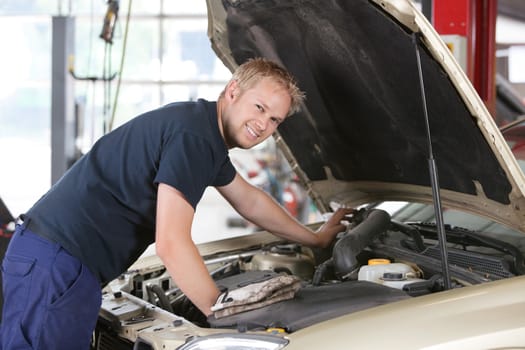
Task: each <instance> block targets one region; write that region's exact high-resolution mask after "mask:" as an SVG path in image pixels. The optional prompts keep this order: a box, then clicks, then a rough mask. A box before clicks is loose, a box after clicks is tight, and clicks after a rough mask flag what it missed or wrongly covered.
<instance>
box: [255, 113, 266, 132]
mask: <svg viewBox="0 0 525 350" xmlns="http://www.w3.org/2000/svg"><path fill="white" fill-rule="evenodd" d="M256 123H257V128H259V130H260V131H265V130H266V128H267V127H268V118H266V117H265V116H263V117H260V118H257V120H256Z"/></svg>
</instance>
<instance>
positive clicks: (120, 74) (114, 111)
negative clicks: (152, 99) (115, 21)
mask: <svg viewBox="0 0 525 350" xmlns="http://www.w3.org/2000/svg"><path fill="white" fill-rule="evenodd" d="M131 3H132V0H129V3H128V13H127V15H126V27H125V29H124V39H123V43H122V56H121V59H120V67H119V70H118V72H119V76H118V80H117V87H116V91H115V99H114V100H113V110H112V112H111V119H110V120H109V125H108V132H109V131H111V130H113V123H114V122H115V113H116V111H117V102H118V97H119V92H120V84H121V82H122V72H123V70H124V58H125V56H126V45H127V41H128V29H129V20H130V17H131Z"/></svg>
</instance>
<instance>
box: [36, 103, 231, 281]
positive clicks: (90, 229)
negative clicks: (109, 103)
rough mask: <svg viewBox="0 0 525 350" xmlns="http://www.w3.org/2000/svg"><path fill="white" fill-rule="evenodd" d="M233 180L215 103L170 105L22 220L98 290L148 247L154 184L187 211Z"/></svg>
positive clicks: (76, 171) (114, 141) (83, 166)
mask: <svg viewBox="0 0 525 350" xmlns="http://www.w3.org/2000/svg"><path fill="white" fill-rule="evenodd" d="M234 176H235V169H234V167H233V165H232V163H231V161H230V159H229V157H228V149H227V147H226V145H225V143H224V140H223V138H222V136H221V134H220V132H219V127H218V122H217V110H216V103H215V102H208V101H205V100H199V101H197V102H180V103H172V104H169V105H167V106H165V107H162V108H159V109H156V110H153V111H151V112H148V113H145V114H142V115H140V116H138V117H136V118H134V119H132V120H131V121H129V122H128V123H126V124H124V125H122V126H120V127H119V128H117V129H115V130H114V131H112V132H110V133H108V134H107V135H105V136H103V137H101V138H100V139H99V140H98V141H97V142H96V143H95V145H94V146H93V147H92V149H91V150H90V151H89V152H88V153H86V154H85V155H84V156H83V157H82V158H81V159H79V160H78V161H77V162H76V163H75V164H74V165H73V167H71V168H70V169H69V170H68V171H67V172H66V174H64V176H63V177H62V178H61V179H60V180H59V181H58V182H57V183H56V184H55V185H54V186H53V187H52V188H51V189H50V190H49V192H47V193H46V194H45V195H44V196H43V197H42V198H41V199H40V200H39V201H38V202H37V203H36V204H35V205H34V206H33V207H32V208H31V209H30V210H29V211H28V212H27V218H28V219H29V220H30V221H31V222H32V224H30V227H32V228H37V230H35V231H36V233H38V234H40V235H42V236H44V237H47V238H48V239H50V240H52V241H55V242H58V243H60V244H61V245H62V246H63V247H64V248H65V249H66V250H67V251H69V252H70V253H71V254H72V255H74V256H76V257H78V258H79V259H80V260H81V261H82V262H83V263H84V264H86V265H87V266H88V267H89V268H90V269H91V271H92V272H93V273H95V274H96V275H97V276H98V277H99V278H100V281H101V282H103V283H104V282H108V281H110V280H112V279H114V278H116V277H117V276H118V275H119V274H121V273H123V272H124V271H125V270H126V269H127V268H128V267H129V266H130V265H131V264H132V263H133V262H134V261H135V260H136V259H137V258H138V257H139V256H140V254H142V253H143V251H144V250H145V249H146V248H147V247H148V246H149V245H150V244H151V243H153V242H154V240H155V212H156V201H157V188H158V184H159V183H166V184H168V185H171V186H173V187H175V188H177V189H178V190H179V191H180V192H182V194H183V195H184V196H185V198H186V199H187V201H188V202H189V203H190V204H191V205H192V206H193V208H195V207H196V205H197V203H198V202H199V200H200V199H201V197H202V195H203V193H204V190H205V189H206V187H207V186H223V185H227V184H228V183H230V182H231V181H232V180H233V178H234ZM173 215H177V213H173Z"/></svg>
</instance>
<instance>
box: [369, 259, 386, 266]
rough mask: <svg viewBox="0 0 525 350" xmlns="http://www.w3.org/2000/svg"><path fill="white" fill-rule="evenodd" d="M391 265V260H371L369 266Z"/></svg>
mask: <svg viewBox="0 0 525 350" xmlns="http://www.w3.org/2000/svg"><path fill="white" fill-rule="evenodd" d="M385 264H390V260H389V259H370V260H368V265H385Z"/></svg>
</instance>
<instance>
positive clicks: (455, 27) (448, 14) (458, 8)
mask: <svg viewBox="0 0 525 350" xmlns="http://www.w3.org/2000/svg"><path fill="white" fill-rule="evenodd" d="M470 1H471V0H434V1H433V2H432V6H433V9H432V13H433V19H432V24H433V26H434V28H435V29H436V30H437V32H438V33H439V34H441V35H450V34H457V35H461V36H467V34H468V28H470V23H469V21H470Z"/></svg>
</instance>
